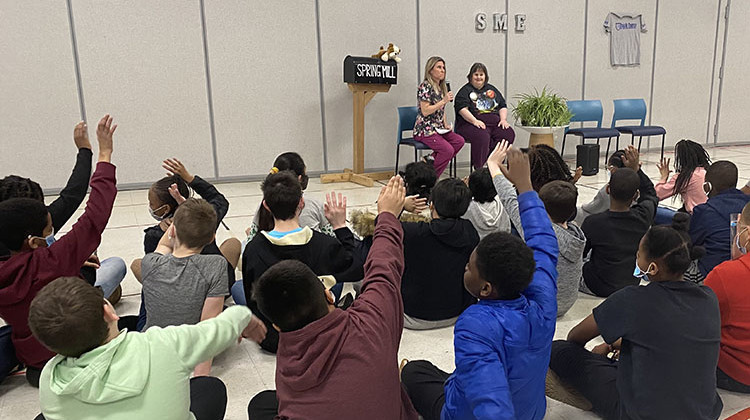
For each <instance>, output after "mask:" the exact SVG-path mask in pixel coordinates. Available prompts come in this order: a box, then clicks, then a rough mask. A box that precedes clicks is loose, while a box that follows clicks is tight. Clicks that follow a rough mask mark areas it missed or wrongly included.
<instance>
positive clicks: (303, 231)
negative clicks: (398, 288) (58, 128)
mask: <svg viewBox="0 0 750 420" xmlns="http://www.w3.org/2000/svg"><path fill="white" fill-rule="evenodd" d="M261 189H262V190H263V203H262V206H263V207H265V208H266V209H267V210H269V211H270V212H271V214H272V215H273V218H274V227H273V230H271V231H268V232H266V231H262V232H261V234H259V235H256V236H255V237H254V238H253V240H252V241H250V242H249V243H248V244H247V247H245V251H244V253H243V254H242V275H243V281H242V287H243V288H244V292H245V293H244V295H245V298H246V302H247V305H248V306H249V307H250V309H252V310H253V312H255V313H256V314H258V311H257V304H256V302H255V301H254V300H253V299H251V297H252V288H253V284H254V283H255V282H256V281H257V280H258V278H259V277H260V276H261V275H263V273H264V272H265V271H266V270H267V269H268V268H269V267H271V266H272V265H274V264H276V263H277V262H279V261H281V260H292V259H293V260H299V261H301V262H302V263H304V264H306V265H307V266H308V267H310V269H312V271H313V272H314V273H315V274H316V275H319V276H324V275H332V276H334V277H335V279H336V281H337V282H344V281H349V282H351V281H359V280H361V279H362V275H363V274H362V262H361V260H360V259H359V258H358V257H357V256H356V252H355V249H356V242H355V239H354V235H353V234H352V232H351V231H350V230H349V228H348V227H347V226H346V200H345V199H344V198H343V197H342V196H341V194H339V196H338V198H337V197H336V194H335V193H331V194H329V195H328V196H327V200H328V202H327V203H326V217H328V220H329V221H330V224H331V226H332V227H333V228H334V233H335V234H336V238H332V237H330V236H328V235H326V234H323V233H320V232H318V231H314V230H312V229H311V228H310V227H308V226H305V227H301V226H300V223H299V216H300V213H301V211H302V209H303V208H304V207H305V200H304V199H303V198H302V187H301V186H300V183H299V181H298V179H297V177H296V176H295V175H294V173H293V172H291V171H282V172H279V173H274V174H270V175H268V177H267V178H266V180H265V181H263V184H262V185H261ZM238 283H240V282H238ZM237 287H238V286H237V285H235V288H237ZM235 293H236V292H235ZM259 316H260V317H261V319H262V320H263V321H264V322H265V323H266V326H267V327H268V330H269V332H268V335H267V337H266V339H265V341H264V342H263V343H261V347H262V348H263V349H265V350H267V351H270V352H272V353H275V352H276V348H277V346H278V333H277V331H276V330H274V329H273V328H271V321H270V320H269V319H268V318H267V317H265V316H263V315H259Z"/></svg>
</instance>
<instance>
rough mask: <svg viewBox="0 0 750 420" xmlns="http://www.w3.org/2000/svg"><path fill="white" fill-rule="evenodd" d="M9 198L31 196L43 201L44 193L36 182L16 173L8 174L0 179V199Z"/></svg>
mask: <svg viewBox="0 0 750 420" xmlns="http://www.w3.org/2000/svg"><path fill="white" fill-rule="evenodd" d="M11 198H31V199H33V200H37V201H41V202H44V193H43V192H42V187H41V186H39V184H38V183H36V182H34V181H32V180H31V179H29V178H24V177H20V176H18V175H8V176H6V177H5V178H3V179H0V201H5V200H9V199H11Z"/></svg>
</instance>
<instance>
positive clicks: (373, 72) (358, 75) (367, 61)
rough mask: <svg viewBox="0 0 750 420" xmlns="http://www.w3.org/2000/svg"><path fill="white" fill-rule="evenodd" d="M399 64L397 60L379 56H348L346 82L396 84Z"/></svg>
mask: <svg viewBox="0 0 750 420" xmlns="http://www.w3.org/2000/svg"><path fill="white" fill-rule="evenodd" d="M397 75H398V66H397V65H396V62H395V61H382V60H380V59H378V58H370V57H352V56H351V55H348V56H346V58H345V59H344V82H346V83H376V84H381V85H383V84H385V85H395V84H396V80H397Z"/></svg>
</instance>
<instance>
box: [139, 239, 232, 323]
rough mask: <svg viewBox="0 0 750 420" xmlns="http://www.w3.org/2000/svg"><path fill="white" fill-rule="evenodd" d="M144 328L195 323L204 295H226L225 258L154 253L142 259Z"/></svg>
mask: <svg viewBox="0 0 750 420" xmlns="http://www.w3.org/2000/svg"><path fill="white" fill-rule="evenodd" d="M141 272H142V274H143V301H144V304H145V305H146V314H147V320H146V327H145V329H148V328H150V327H153V326H158V327H166V326H169V325H182V324H197V323H198V322H200V320H201V313H202V312H203V303H204V302H205V300H206V298H209V297H217V296H226V295H228V294H229V290H228V286H227V284H228V282H229V279H228V278H227V277H228V274H227V260H226V259H224V257H222V256H221V255H201V254H196V255H191V256H189V257H184V258H177V257H175V256H173V255H171V254H167V255H162V254H159V253H157V252H152V253H150V254H146V256H145V257H143V261H142V262H141Z"/></svg>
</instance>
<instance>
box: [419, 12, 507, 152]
mask: <svg viewBox="0 0 750 420" xmlns="http://www.w3.org/2000/svg"><path fill="white" fill-rule="evenodd" d="M420 5H421V8H420V13H419V19H420V22H419V25H420V45H421V56H422V62H421V63H419V70H420V75H421V77H422V78H424V66H425V64H426V63H427V59H428V58H429V57H431V56H433V55H437V56H440V57H443V58H444V59H445V61H446V71H447V72H446V80H448V81H449V82H451V89H453V93H454V94H455V93H458V90H459V89H461V87H462V86H463V85H464V84H466V82H467V79H466V75H467V74H468V73H469V69H470V68H471V65H472V64H473V63H475V62H481V63H484V65H485V66H487V72H488V73H489V75H490V83H491V84H493V85H494V86H495V87H496V88H498V89H500V91H501V93H502V94H503V96H507V95H506V93H505V92H504V89H505V87H504V83H505V63H504V62H505V37H506V33H505V32H501V31H497V32H496V31H493V27H492V26H493V17H492V15H493V14H494V13H505V2H504V1H498V0H482V1H476V2H471V4H470V6H469V5H468V4H467V3H466V2H463V1H460V0H434V1H421V2H420ZM480 12H482V13H485V14H486V15H487V28H486V29H485V30H484V31H477V30H475V25H474V19H475V16H476V15H477V13H480ZM420 81H421V80H420ZM413 96H414V97H413V100H412V102H413V103H414V104H416V101H417V100H416V86H415V89H414V93H413ZM410 105H411V104H410ZM446 114H447V116H448V121H451V122H452V121H454V119H455V118H456V117H455V115H456V114H455V110H454V108H453V104H449V105H448V106H446ZM459 118H460V117H459ZM470 147H471V146H470V145H469V144H467V145H466V146H465V147H464V148H463V149H462V150H461V153H460V154H459V160H460V161H462V162H469V160H470V158H471V155H470V154H469V153H470V150H471V149H470ZM405 150H406V149H405ZM406 151H408V150H406Z"/></svg>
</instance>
